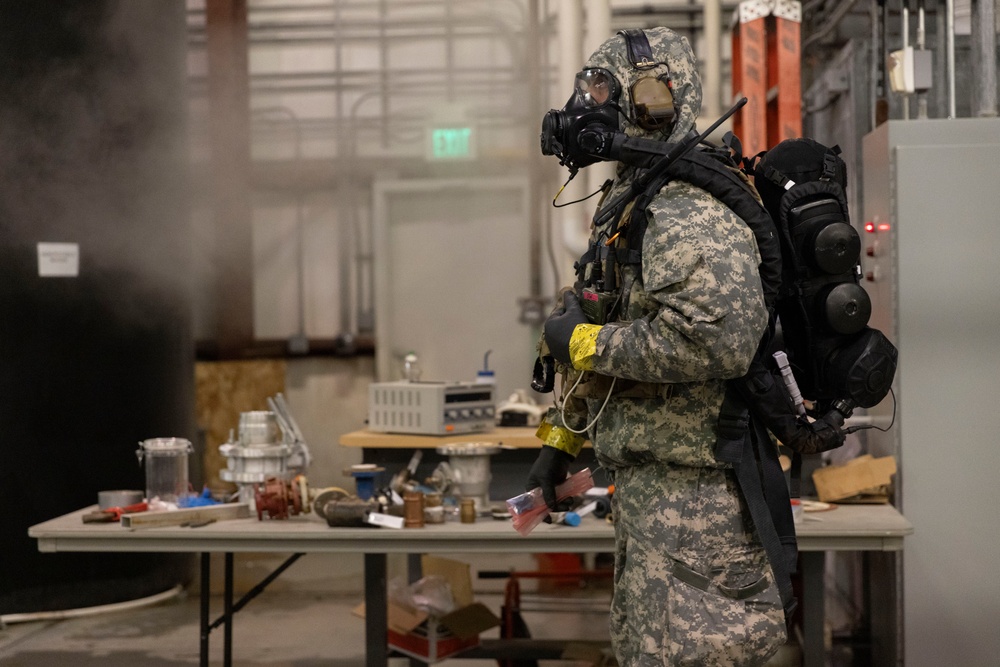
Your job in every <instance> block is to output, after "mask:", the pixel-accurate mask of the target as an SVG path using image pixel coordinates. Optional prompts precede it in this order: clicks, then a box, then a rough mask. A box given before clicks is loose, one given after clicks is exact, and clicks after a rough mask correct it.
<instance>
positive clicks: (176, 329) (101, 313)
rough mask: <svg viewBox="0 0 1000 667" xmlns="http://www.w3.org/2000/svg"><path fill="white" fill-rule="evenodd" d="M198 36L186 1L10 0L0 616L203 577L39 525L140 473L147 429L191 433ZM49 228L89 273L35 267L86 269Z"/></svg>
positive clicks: (0, 55) (157, 557) (2, 76)
mask: <svg viewBox="0 0 1000 667" xmlns="http://www.w3.org/2000/svg"><path fill="white" fill-rule="evenodd" d="M185 33H186V30H185V3H183V2H176V1H174V0H144V1H143V2H134V1H131V0H118V1H108V0H76V1H63V0H60V1H47V2H5V3H0V119H2V121H0V147H2V148H0V434H2V435H0V506H2V508H3V520H2V521H0V543H2V545H3V546H2V548H0V613H9V612H25V611H40V610H48V609H60V608H69V607H78V606H87V605H93V604H103V603H107V602H114V601H119V600H123V599H129V598H134V597H139V596H143V595H149V594H152V593H155V592H159V591H162V590H164V589H166V588H168V587H170V586H171V585H173V584H175V583H180V582H182V581H184V580H185V579H186V578H187V577H188V576H189V574H190V569H191V568H190V566H191V563H192V558H191V557H190V556H185V555H166V554H75V553H69V554H62V553H60V554H41V553H39V552H38V549H37V544H36V543H35V541H34V540H33V539H30V538H29V537H28V535H27V530H28V527H29V526H31V525H33V524H35V523H39V522H41V521H45V520H47V519H51V518H53V517H56V516H58V515H61V514H64V513H66V512H70V511H72V510H75V509H79V508H82V507H85V506H87V505H92V504H94V503H96V502H97V493H98V491H101V490H111V489H142V488H144V476H143V472H142V469H141V468H140V467H139V464H138V461H137V459H136V456H135V451H136V449H137V448H138V441H140V440H143V439H145V438H151V437H159V436H180V437H186V438H188V439H191V440H192V441H194V440H195V424H194V371H193V366H194V346H193V343H192V314H191V285H190V284H189V280H190V270H189V268H190V267H189V265H190V254H191V252H190V248H191V245H190V234H189V229H188V226H189V214H188V210H187V194H186V193H187V189H188V183H187V175H186V174H187V167H188V153H187V141H186V136H185V132H186V125H185V118H186V113H187V97H186V88H185V80H186V34H185ZM40 243H42V244H47V243H60V244H75V246H76V248H77V250H78V270H77V272H76V273H75V275H68V276H57V277H48V276H44V275H41V274H43V273H47V272H48V271H49V269H54V270H55V272H56V273H60V272H61V273H70V274H72V273H73V272H72V270H71V264H70V265H66V264H62V263H61V261H60V260H63V259H66V256H59V255H52V256H47V259H48V260H49V261H46V262H44V263H43V262H41V261H40V258H39V244H40ZM72 247H73V246H72V245H70V248H72ZM70 256H72V252H71V253H70ZM43 267H47V268H43Z"/></svg>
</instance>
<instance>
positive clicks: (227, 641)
mask: <svg viewBox="0 0 1000 667" xmlns="http://www.w3.org/2000/svg"><path fill="white" fill-rule="evenodd" d="M225 576H226V583H225V594H224V596H225V599H224V602H223V604H224V605H225V606H224V616H225V619H226V620H225V624H224V625H223V628H222V637H223V639H222V664H223V665H224V667H233V554H232V553H227V554H226V575H225Z"/></svg>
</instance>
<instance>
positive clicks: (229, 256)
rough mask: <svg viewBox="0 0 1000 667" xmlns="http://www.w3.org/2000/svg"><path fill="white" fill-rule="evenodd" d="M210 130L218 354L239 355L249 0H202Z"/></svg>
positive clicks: (245, 331)
mask: <svg viewBox="0 0 1000 667" xmlns="http://www.w3.org/2000/svg"><path fill="white" fill-rule="evenodd" d="M205 34H206V49H207V53H208V100H209V127H210V130H211V137H210V142H211V152H212V176H211V178H212V205H213V208H214V212H213V218H214V221H215V238H214V241H215V247H214V253H213V255H212V257H213V260H214V264H213V268H214V270H215V273H214V281H213V286H214V290H213V291H214V298H215V305H216V313H217V317H218V321H217V322H216V323H215V331H216V341H217V343H218V352H219V354H220V356H221V357H223V358H233V357H239V356H242V352H243V351H244V350H245V349H247V348H248V347H249V346H250V344H251V343H252V342H253V239H252V225H251V222H252V216H253V212H252V209H251V206H250V167H251V164H250V83H249V65H248V58H247V45H248V36H247V0H207V2H206V6H205Z"/></svg>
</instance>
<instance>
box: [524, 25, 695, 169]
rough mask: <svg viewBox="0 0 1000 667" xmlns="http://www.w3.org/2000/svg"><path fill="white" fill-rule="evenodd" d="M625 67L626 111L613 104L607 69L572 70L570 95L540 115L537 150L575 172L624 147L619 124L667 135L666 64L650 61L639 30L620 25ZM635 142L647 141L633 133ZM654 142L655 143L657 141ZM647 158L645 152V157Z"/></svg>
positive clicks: (615, 90)
mask: <svg viewBox="0 0 1000 667" xmlns="http://www.w3.org/2000/svg"><path fill="white" fill-rule="evenodd" d="M618 34H619V35H621V36H622V37H624V38H625V43H626V47H627V50H628V58H629V62H630V63H631V66H632V67H631V70H630V71H629V72H628V74H627V75H626V76H627V77H628V78H629V79H630V80H631V84H630V85H629V86H628V91H629V97H628V100H629V101H630V102H631V110H632V114H631V116H632V117H630V114H629V113H627V112H626V110H623V109H622V107H621V106H620V105H619V100H620V99H621V98H620V94H621V92H622V84H621V82H620V81H619V80H618V79H617V78H616V77H615V76H614V74H612V73H611V72H610V71H608V70H607V69H604V68H600V67H592V68H587V69H584V70H583V71H581V72H580V73H579V74H577V75H576V83H575V86H574V90H573V95H572V96H571V97H570V98H569V101H567V102H566V104H565V106H563V108H562V109H551V110H550V111H549V112H548V113H546V114H545V117H544V118H543V119H542V134H541V147H542V155H554V156H556V157H558V158H559V163H560V164H562V165H564V166H566V167H569V169H570V170H571V171H572V172H574V173H575V172H576V171H577V170H579V169H582V168H583V167H586V166H588V165H591V164H594V163H595V162H600V161H617V160H620V159H622V158H623V154H627V153H628V151H626V150H623V149H627V148H629V142H630V137H628V136H626V134H625V132H623V131H622V127H623V126H622V123H623V122H624V123H628V124H631V125H633V126H634V127H635V128H636V133H638V134H643V133H647V134H652V133H657V132H662V133H663V134H664V136H666V135H669V134H670V131H671V130H672V128H673V125H674V122H675V119H676V110H675V109H674V97H673V91H672V89H671V83H670V68H669V67H668V66H667V64H666V63H664V62H659V61H656V60H654V58H653V53H652V49H651V48H650V45H649V40H648V38H647V37H646V34H645V33H644V32H643V31H642V30H621V31H619V33H618ZM635 141H639V142H643V141H648V140H643V139H637V138H633V143H634V142H635ZM657 143H659V142H657ZM646 159H648V155H647V156H646Z"/></svg>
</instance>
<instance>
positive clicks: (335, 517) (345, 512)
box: [314, 494, 379, 528]
mask: <svg viewBox="0 0 1000 667" xmlns="http://www.w3.org/2000/svg"><path fill="white" fill-rule="evenodd" d="M317 500H319V498H318V497H317ZM314 506H315V507H316V513H317V514H319V515H320V516H321V517H323V519H325V520H326V523H327V525H328V526H330V527H331V528H352V527H353V528H358V527H364V526H370V525H371V524H369V523H368V516H369V515H370V514H372V513H373V512H378V511H379V504H378V501H377V500H375V499H374V498H369V499H368V500H362V499H361V498H358V497H357V496H348V495H346V494H344V495H336V496H328V499H327V500H326V502H324V503H322V511H321V510H320V509H319V507H320V503H318V502H314Z"/></svg>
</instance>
